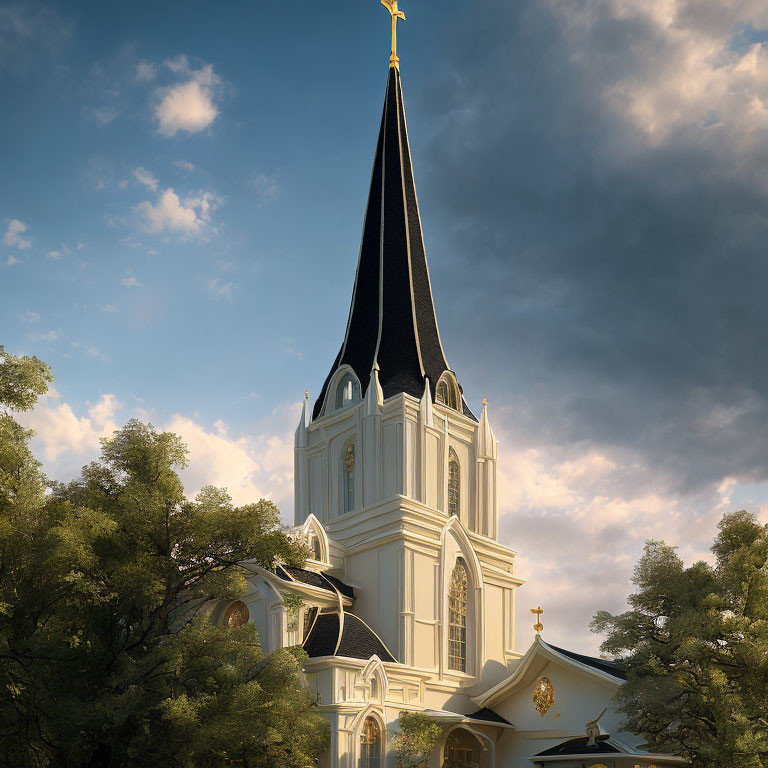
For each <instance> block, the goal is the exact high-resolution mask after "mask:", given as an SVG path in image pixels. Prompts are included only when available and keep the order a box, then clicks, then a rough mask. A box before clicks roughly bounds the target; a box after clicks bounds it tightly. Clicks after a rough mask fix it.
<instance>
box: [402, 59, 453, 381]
mask: <svg viewBox="0 0 768 768" xmlns="http://www.w3.org/2000/svg"><path fill="white" fill-rule="evenodd" d="M397 77H398V78H399V77H400V72H399V70H398V73H397ZM402 93H403V89H402V86H401V87H400V95H401V96H402ZM402 103H403V125H404V126H405V141H406V144H407V145H408V161H409V163H410V166H411V175H412V176H413V199H414V200H415V201H416V210H417V211H418V210H420V209H419V196H418V195H417V193H416V173H415V171H414V170H413V157H412V155H411V142H410V141H409V139H408V120H407V119H406V117H405V98H403V100H402ZM419 234H420V236H421V248H422V251H423V252H424V265H425V267H426V271H427V285H428V286H429V295H430V296H431V297H432V316H433V317H434V318H435V331H436V332H437V343H438V344H439V345H440V351H441V352H442V353H443V360H444V361H445V365H446V366H447V368H448V369H449V370H450V369H451V366H450V365H449V364H448V358H447V357H446V356H445V350H444V349H443V342H442V339H441V338H440V326H439V325H438V324H437V310H436V309H435V298H434V295H433V294H432V280H431V278H430V276H429V263H428V262H427V248H426V246H425V245H424V228H423V227H422V226H419Z"/></svg>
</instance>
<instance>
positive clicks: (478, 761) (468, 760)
mask: <svg viewBox="0 0 768 768" xmlns="http://www.w3.org/2000/svg"><path fill="white" fill-rule="evenodd" d="M487 764H488V753H487V752H486V751H485V750H484V749H483V747H482V745H481V744H480V741H479V740H478V739H477V737H476V736H475V735H474V734H472V733H470V732H469V731H468V730H466V729H465V728H456V729H455V730H453V731H451V732H450V733H449V734H448V736H447V738H446V740H445V747H443V762H442V765H441V768H485V766H487Z"/></svg>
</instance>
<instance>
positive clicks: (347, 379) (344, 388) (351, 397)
mask: <svg viewBox="0 0 768 768" xmlns="http://www.w3.org/2000/svg"><path fill="white" fill-rule="evenodd" d="M359 399H360V385H359V384H358V383H357V379H356V378H355V377H354V376H353V375H352V374H351V373H348V374H346V375H345V376H344V378H343V379H342V380H341V381H340V382H339V385H338V386H337V387H336V408H343V407H344V406H345V405H349V404H350V403H354V402H356V401H358V400H359Z"/></svg>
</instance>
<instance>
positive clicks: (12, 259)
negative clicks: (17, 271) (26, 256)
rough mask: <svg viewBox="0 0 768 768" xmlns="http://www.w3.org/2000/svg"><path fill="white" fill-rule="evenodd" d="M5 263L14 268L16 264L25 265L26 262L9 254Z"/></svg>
mask: <svg viewBox="0 0 768 768" xmlns="http://www.w3.org/2000/svg"><path fill="white" fill-rule="evenodd" d="M5 263H6V264H7V265H8V266H9V267H12V266H13V265H14V264H23V263H24V262H23V261H22V260H21V259H17V258H16V257H15V256H14V255H13V254H9V255H8V259H7V260H6V262H5Z"/></svg>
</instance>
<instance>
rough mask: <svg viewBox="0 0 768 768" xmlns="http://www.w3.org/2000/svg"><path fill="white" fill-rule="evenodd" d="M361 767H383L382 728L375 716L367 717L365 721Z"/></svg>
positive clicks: (362, 734) (361, 745)
mask: <svg viewBox="0 0 768 768" xmlns="http://www.w3.org/2000/svg"><path fill="white" fill-rule="evenodd" d="M359 768H381V728H379V724H378V722H377V721H376V719H375V718H373V717H366V718H365V720H364V721H363V730H362V732H361V733H360V765H359Z"/></svg>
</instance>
